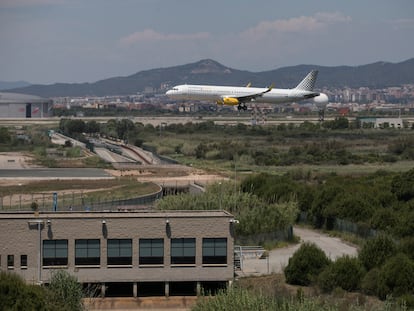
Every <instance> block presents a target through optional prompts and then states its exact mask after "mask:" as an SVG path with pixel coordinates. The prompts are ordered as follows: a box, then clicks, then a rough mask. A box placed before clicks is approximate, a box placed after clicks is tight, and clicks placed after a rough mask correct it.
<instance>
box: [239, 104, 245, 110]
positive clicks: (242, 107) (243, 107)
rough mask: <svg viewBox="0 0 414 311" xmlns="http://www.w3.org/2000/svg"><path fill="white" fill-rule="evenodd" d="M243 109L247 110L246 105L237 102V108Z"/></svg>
mask: <svg viewBox="0 0 414 311" xmlns="http://www.w3.org/2000/svg"><path fill="white" fill-rule="evenodd" d="M242 109H243V110H244V111H246V110H247V106H246V105H245V104H239V105H238V106H237V110H239V111H240V110H242Z"/></svg>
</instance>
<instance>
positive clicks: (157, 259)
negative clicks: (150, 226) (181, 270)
mask: <svg viewBox="0 0 414 311" xmlns="http://www.w3.org/2000/svg"><path fill="white" fill-rule="evenodd" d="M146 243H149V247H148V246H147V245H144V244H146ZM157 245H161V246H159V247H157ZM138 247H139V258H138V262H139V265H164V239H163V238H152V239H148V238H143V239H139V242H138ZM145 251H149V255H148V256H143V253H145V254H146V252H145ZM157 251H161V254H160V255H159V256H155V255H157Z"/></svg>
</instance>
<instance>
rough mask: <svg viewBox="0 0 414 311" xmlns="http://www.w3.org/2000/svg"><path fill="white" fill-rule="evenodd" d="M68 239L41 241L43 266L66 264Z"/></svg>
mask: <svg viewBox="0 0 414 311" xmlns="http://www.w3.org/2000/svg"><path fill="white" fill-rule="evenodd" d="M67 264H68V240H44V241H43V266H67Z"/></svg>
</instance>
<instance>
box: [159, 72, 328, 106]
mask: <svg viewBox="0 0 414 311" xmlns="http://www.w3.org/2000/svg"><path fill="white" fill-rule="evenodd" d="M317 77H318V71H317V70H312V71H311V72H309V73H308V75H307V76H306V77H305V78H304V79H303V80H302V81H301V82H300V83H299V84H298V85H297V86H296V87H295V88H293V89H275V88H273V85H272V86H270V87H267V88H256V87H251V86H250V83H249V84H247V85H246V86H245V87H239V86H218V85H193V84H183V85H177V86H174V87H173V88H172V89H170V90H168V91H167V93H166V95H167V96H168V97H169V98H171V99H176V100H207V101H215V102H216V103H217V105H230V106H236V105H237V108H238V110H241V109H243V110H247V106H246V103H253V102H255V103H287V102H296V101H300V100H304V99H311V98H313V101H314V102H315V103H316V104H317V105H324V104H327V103H328V100H329V99H328V96H327V95H326V94H324V93H319V92H314V91H313V87H314V86H315V82H316V78H317Z"/></svg>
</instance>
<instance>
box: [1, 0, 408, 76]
mask: <svg viewBox="0 0 414 311" xmlns="http://www.w3.org/2000/svg"><path fill="white" fill-rule="evenodd" d="M413 38H414V1H413V0H393V1H391V0H346V1H343V0H283V1H282V0H254V1H252V0H203V1H201V0H0V81H8V82H11V81H20V80H23V81H27V82H30V83H36V84H52V83H56V82H62V83H79V82H95V81H98V80H102V79H106V78H111V77H115V76H128V75H131V74H134V73H136V72H139V71H142V70H149V69H155V68H162V67H172V66H179V65H184V64H188V63H192V62H197V61H199V60H201V59H207V58H208V59H213V60H215V61H218V62H219V63H221V64H223V65H225V66H227V67H230V68H235V69H240V70H248V71H253V72H259V71H266V70H273V69H277V68H281V67H286V66H292V65H299V64H312V65H321V66H340V65H348V66H358V65H364V64H369V63H373V62H377V61H386V62H394V63H395V62H401V61H404V60H407V59H410V58H412V57H414V40H413Z"/></svg>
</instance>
